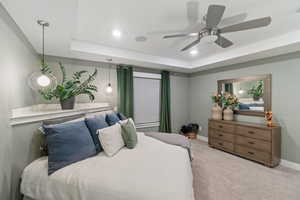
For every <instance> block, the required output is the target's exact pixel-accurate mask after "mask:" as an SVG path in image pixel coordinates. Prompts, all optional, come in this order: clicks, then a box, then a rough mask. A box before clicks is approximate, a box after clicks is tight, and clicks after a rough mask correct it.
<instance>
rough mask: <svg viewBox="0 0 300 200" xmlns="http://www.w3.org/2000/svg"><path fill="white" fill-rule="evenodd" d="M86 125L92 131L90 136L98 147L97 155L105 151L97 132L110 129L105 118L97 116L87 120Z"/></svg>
mask: <svg viewBox="0 0 300 200" xmlns="http://www.w3.org/2000/svg"><path fill="white" fill-rule="evenodd" d="M85 123H86V126H87V127H88V129H89V130H90V134H91V136H92V138H93V141H94V144H95V146H96V152H97V153H99V152H101V151H102V150H103V149H102V146H101V144H100V141H99V138H98V135H97V130H99V129H103V128H106V127H108V124H107V123H106V121H105V118H104V116H103V115H97V116H95V117H90V118H86V119H85Z"/></svg>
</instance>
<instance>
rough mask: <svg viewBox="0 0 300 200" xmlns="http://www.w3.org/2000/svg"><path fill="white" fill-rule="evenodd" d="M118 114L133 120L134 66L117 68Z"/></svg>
mask: <svg viewBox="0 0 300 200" xmlns="http://www.w3.org/2000/svg"><path fill="white" fill-rule="evenodd" d="M117 80H118V112H120V113H123V114H124V115H125V116H126V117H131V118H133V117H134V116H133V69H132V66H123V65H120V66H118V67H117Z"/></svg>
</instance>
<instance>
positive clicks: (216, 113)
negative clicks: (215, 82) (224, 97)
mask: <svg viewBox="0 0 300 200" xmlns="http://www.w3.org/2000/svg"><path fill="white" fill-rule="evenodd" d="M211 113H212V116H211V118H212V119H214V120H222V108H221V107H220V106H219V105H218V104H217V103H215V104H214V106H213V107H212V109H211Z"/></svg>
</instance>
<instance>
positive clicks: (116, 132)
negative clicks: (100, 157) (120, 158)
mask: <svg viewBox="0 0 300 200" xmlns="http://www.w3.org/2000/svg"><path fill="white" fill-rule="evenodd" d="M121 132H122V129H121V125H120V124H115V125H113V126H110V127H107V128H104V129H100V130H98V137H99V140H100V143H101V145H102V148H103V150H104V152H105V153H106V155H108V156H113V155H115V154H116V153H118V152H119V151H120V149H121V148H122V147H124V146H125V144H124V141H123V138H122V133H121Z"/></svg>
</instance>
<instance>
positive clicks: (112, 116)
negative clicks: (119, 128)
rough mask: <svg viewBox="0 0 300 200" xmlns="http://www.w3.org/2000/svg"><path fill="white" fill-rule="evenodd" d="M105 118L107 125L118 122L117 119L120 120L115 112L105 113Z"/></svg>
mask: <svg viewBox="0 0 300 200" xmlns="http://www.w3.org/2000/svg"><path fill="white" fill-rule="evenodd" d="M105 120H106V122H107V123H108V125H110V126H112V125H114V124H116V123H118V121H120V119H119V117H118V115H117V114H116V113H115V112H111V113H107V114H106V117H105Z"/></svg>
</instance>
